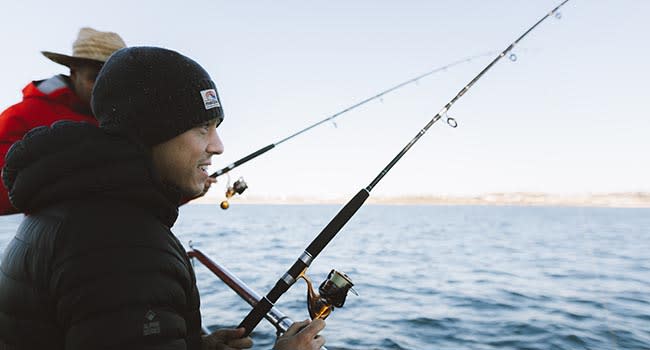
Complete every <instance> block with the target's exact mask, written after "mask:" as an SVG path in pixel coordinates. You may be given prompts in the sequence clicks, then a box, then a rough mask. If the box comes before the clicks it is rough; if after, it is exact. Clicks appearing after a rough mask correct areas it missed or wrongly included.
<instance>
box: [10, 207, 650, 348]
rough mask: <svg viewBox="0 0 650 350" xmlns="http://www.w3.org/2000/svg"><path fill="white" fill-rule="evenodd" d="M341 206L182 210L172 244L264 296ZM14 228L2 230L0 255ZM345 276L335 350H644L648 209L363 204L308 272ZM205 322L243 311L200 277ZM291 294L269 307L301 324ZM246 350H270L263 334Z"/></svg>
mask: <svg viewBox="0 0 650 350" xmlns="http://www.w3.org/2000/svg"><path fill="white" fill-rule="evenodd" d="M339 209H340V206H338V205H295V206H294V205H237V204H236V203H234V204H233V206H232V207H231V208H230V209H229V210H227V211H222V210H221V209H219V208H218V206H211V205H187V206H184V207H182V208H181V214H180V217H179V220H178V221H177V223H176V225H175V226H174V232H176V233H177V235H178V236H179V237H180V239H181V241H182V242H183V243H184V244H185V245H186V246H187V245H188V242H189V241H192V244H193V246H194V247H195V248H198V249H200V250H202V251H203V252H204V253H206V254H207V255H208V256H210V257H211V258H213V259H214V260H216V261H218V262H220V263H221V264H223V265H224V266H226V267H227V268H228V269H230V270H231V271H232V272H233V273H235V274H236V275H237V276H238V277H239V278H241V279H242V280H243V281H245V282H246V283H248V285H249V286H250V287H252V288H253V289H255V290H256V291H257V292H258V293H259V294H265V293H266V292H267V291H268V290H269V289H270V288H271V287H272V286H273V285H274V283H275V281H276V280H277V279H278V278H279V277H280V276H281V275H282V274H283V273H284V272H285V271H286V270H287V269H288V268H289V266H290V265H291V264H292V263H293V262H294V261H295V260H296V258H297V257H298V256H299V255H300V253H302V251H303V250H304V248H305V247H306V246H307V245H308V244H309V243H310V242H311V240H312V239H313V238H314V237H315V236H316V235H317V234H318V233H319V232H320V231H321V230H322V228H323V227H324V226H325V225H326V224H327V223H328V222H329V220H330V219H331V218H332V217H333V216H334V215H335V214H336V213H337V212H338V210H339ZM19 222H20V215H15V216H10V217H0V249H2V248H4V246H5V245H6V243H7V242H8V240H9V239H10V238H11V236H12V232H13V231H14V230H15V228H16V227H17V225H18V223H19ZM332 268H336V269H337V270H340V271H343V272H345V273H347V274H348V275H349V276H350V277H351V279H352V280H353V281H354V283H355V289H356V290H357V291H358V292H359V296H354V295H352V294H350V295H349V296H348V299H347V301H346V303H345V306H344V307H343V308H341V309H336V310H335V311H334V312H333V313H332V315H331V316H330V317H329V318H328V319H327V327H326V329H325V330H324V331H323V332H322V335H323V336H324V337H325V338H326V339H327V347H328V348H329V349H539V350H551V349H607V350H615V349H650V209H613V208H565V207H562V208H560V207H558V208H555V207H497V206H476V207H473V206H383V205H365V206H363V207H362V208H361V209H360V211H359V212H358V213H357V214H356V215H355V216H354V217H353V219H352V220H351V221H350V222H349V223H348V224H347V225H346V227H344V228H343V230H342V231H341V232H340V233H339V235H338V236H337V237H336V238H335V239H334V240H333V241H332V242H331V244H330V245H329V246H328V247H327V248H326V249H325V250H324V251H323V252H322V253H321V255H320V256H319V257H318V258H317V259H316V260H315V261H314V262H313V264H312V267H311V268H310V269H309V272H308V275H310V277H311V278H312V280H314V282H315V283H316V284H319V283H320V282H321V281H322V280H323V279H324V278H325V277H326V275H327V273H328V272H329V271H330V269H332ZM196 272H197V279H198V283H199V287H200V290H201V297H202V312H203V318H204V323H205V324H207V325H209V326H210V328H214V327H231V326H234V325H236V324H238V323H239V322H240V321H241V320H242V318H243V317H244V316H245V315H246V313H247V312H248V311H249V310H250V307H249V306H248V305H247V304H246V303H245V302H243V301H242V300H241V299H240V298H239V297H238V296H237V295H236V294H235V293H234V292H232V291H231V290H230V289H229V288H228V287H227V286H225V285H224V284H223V283H221V282H220V280H218V279H217V278H216V277H214V276H213V275H212V274H211V273H210V272H209V271H208V270H207V269H206V268H204V267H202V266H201V265H200V264H199V263H197V264H196ZM305 295H306V287H305V284H304V282H302V281H299V282H297V283H296V284H295V285H294V286H293V287H292V288H291V289H290V290H289V292H287V293H286V294H285V295H284V296H282V298H281V299H280V300H279V301H278V303H277V304H276V306H277V307H278V308H279V309H280V310H282V311H283V312H284V313H285V314H287V315H288V316H290V317H291V318H293V319H294V320H302V319H305V318H307V317H308V313H307V307H306V301H305V299H306V296H305ZM253 339H254V341H255V346H254V349H270V348H271V347H272V344H273V342H274V339H275V332H274V328H273V327H272V326H271V325H269V324H268V323H266V321H263V323H262V324H260V325H259V326H258V327H257V328H256V330H255V332H254V333H253Z"/></svg>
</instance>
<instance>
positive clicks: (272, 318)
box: [187, 241, 327, 350]
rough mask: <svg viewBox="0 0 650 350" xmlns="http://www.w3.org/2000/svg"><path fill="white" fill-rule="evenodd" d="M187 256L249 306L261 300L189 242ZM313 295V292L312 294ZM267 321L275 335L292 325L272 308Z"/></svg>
mask: <svg viewBox="0 0 650 350" xmlns="http://www.w3.org/2000/svg"><path fill="white" fill-rule="evenodd" d="M187 255H188V256H189V257H190V259H192V261H194V259H196V260H197V261H199V262H200V263H201V264H203V266H205V267H206V268H208V270H210V271H211V272H212V273H213V274H215V275H216V276H217V277H219V279H221V281H222V282H224V283H225V284H226V285H227V286H228V287H230V289H232V290H233V291H234V292H235V293H236V294H237V295H239V296H240V297H241V298H242V299H244V301H246V302H247V303H248V304H249V305H250V306H253V307H254V306H255V304H257V302H259V301H260V299H262V297H261V296H260V295H259V294H258V293H257V292H255V290H253V289H252V288H251V287H249V286H248V285H247V284H246V283H245V282H244V281H242V280H241V279H239V278H238V277H237V276H235V275H234V274H233V273H232V272H230V271H229V270H228V269H227V268H226V267H225V266H223V265H221V264H219V263H217V262H215V261H214V260H212V259H210V258H209V257H208V256H207V255H205V254H203V252H201V251H200V250H198V249H196V248H194V247H193V246H192V242H191V241H190V250H188V251H187ZM312 293H313V292H312ZM264 318H266V320H267V321H269V322H270V323H271V324H272V325H273V326H274V327H275V330H276V333H277V335H278V336H279V335H281V334H284V333H286V332H287V330H288V329H289V327H291V325H292V324H293V323H294V322H293V320H292V319H291V318H290V317H289V316H287V315H285V314H284V313H283V312H282V311H280V310H278V309H277V308H276V307H272V308H271V310H269V312H268V313H267V314H266V315H264ZM203 333H205V334H210V333H211V332H210V330H209V329H208V328H207V327H205V326H203ZM321 349H322V350H327V348H326V347H324V346H323V347H321Z"/></svg>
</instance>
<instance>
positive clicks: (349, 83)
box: [0, 0, 650, 198]
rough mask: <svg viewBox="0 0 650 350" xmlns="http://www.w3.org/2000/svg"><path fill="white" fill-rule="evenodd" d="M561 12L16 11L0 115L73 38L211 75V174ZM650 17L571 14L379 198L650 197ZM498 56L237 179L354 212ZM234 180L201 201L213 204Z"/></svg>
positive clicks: (387, 101) (120, 6)
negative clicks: (368, 189) (355, 202)
mask: <svg viewBox="0 0 650 350" xmlns="http://www.w3.org/2000/svg"><path fill="white" fill-rule="evenodd" d="M559 2H560V1H551V0H536V1H532V0H528V1H521V0H491V1H485V0H437V1H424V0H422V1H383V0H374V1H370V0H360V1H342V0H328V1H320V2H315V1H310V2H307V1H297V0H292V1H273V2H271V1H201V2H199V1H191V0H188V1H182V2H181V1H149V0H145V1H122V0H117V1H111V2H94V1H70V0H60V1H56V2H52V1H35V0H23V1H20V2H19V1H11V2H6V3H4V4H3V6H2V7H3V10H2V12H3V20H2V21H0V33H3V34H2V43H3V50H2V51H3V55H1V58H0V60H1V62H2V64H1V65H0V67H2V68H0V69H2V74H1V76H2V83H1V84H0V108H2V109H4V108H6V107H8V106H10V105H11V104H13V103H15V102H18V101H19V100H20V96H21V95H20V91H21V89H22V88H23V87H24V86H25V85H26V84H27V83H28V82H29V81H31V80H40V79H44V78H47V77H50V76H52V75H54V74H59V73H66V68H65V67H63V66H60V65H57V64H55V63H53V62H50V61H49V60H47V59H46V58H45V57H43V56H42V55H41V54H40V51H43V50H47V51H54V52H60V53H65V54H70V53H71V51H72V42H73V41H74V39H75V37H76V35H77V32H78V30H79V28H81V27H84V26H90V27H93V28H95V29H99V30H104V31H114V32H117V33H119V34H120V35H121V36H122V37H123V38H124V40H125V41H126V43H127V45H129V46H140V45H147V46H152V45H153V46H162V47H166V48H170V49H174V50H176V51H179V52H181V53H183V54H185V55H187V56H189V57H191V58H193V59H194V60H196V61H197V62H199V63H200V64H201V65H203V66H204V68H205V69H206V70H207V71H208V72H209V73H210V74H211V76H212V77H213V79H214V81H215V82H216V84H217V87H218V90H219V94H220V97H221V101H222V103H223V105H224V110H225V113H226V118H225V121H224V123H223V124H222V126H220V127H219V132H220V135H221V137H222V139H223V141H224V144H225V150H226V151H225V153H224V154H223V155H221V156H216V157H213V166H212V168H211V170H212V171H215V170H217V169H219V168H221V167H223V166H225V165H227V164H230V163H232V162H234V161H235V160H237V159H240V158H241V157H243V156H245V155H247V154H249V153H251V152H253V151H255V150H257V149H259V148H261V147H264V146H266V145H268V144H271V143H275V142H278V141H280V140H282V139H284V138H285V137H287V136H289V135H291V134H293V133H294V132H296V131H298V130H301V129H302V128H304V127H306V126H308V125H310V124H312V123H315V122H317V121H319V120H321V119H324V118H327V117H329V116H331V115H333V114H334V113H337V112H339V111H341V110H343V109H345V108H347V107H349V106H350V105H353V104H355V103H356V102H358V101H361V100H363V99H365V98H367V97H370V96H372V95H374V94H377V93H378V92H381V91H383V90H385V89H387V88H389V87H391V86H394V85H396V84H398V83H400V82H402V81H405V80H408V79H410V78H412V77H415V76H417V75H419V74H422V73H424V72H427V71H429V70H432V69H435V68H437V67H441V66H444V65H446V64H449V63H451V62H454V61H457V60H459V59H463V58H466V57H471V56H474V55H477V54H482V53H485V52H490V51H494V52H497V51H501V50H503V49H505V48H506V47H507V46H508V45H509V44H510V43H511V42H513V41H514V40H515V39H516V38H517V37H519V35H521V34H522V33H523V32H524V31H525V30H526V29H528V28H529V27H530V26H532V25H533V24H534V23H535V22H536V21H537V20H538V19H540V18H541V17H542V16H544V15H545V14H546V13H547V12H549V11H550V10H551V9H553V8H554V7H555V6H556V5H557V4H559ZM648 13H650V1H647V0H623V1H617V2H613V1H601V0H588V1H587V0H571V1H569V2H568V3H567V4H566V5H565V6H564V7H563V8H562V10H561V16H560V17H561V18H555V17H553V18H549V19H548V20H547V21H545V22H544V23H542V24H541V25H540V26H538V27H537V28H536V29H535V30H534V31H533V32H531V34H530V35H529V36H527V37H526V38H525V39H524V40H523V41H522V42H520V43H519V45H518V46H517V47H516V48H515V51H514V52H515V53H516V55H517V60H516V61H514V62H513V61H510V60H508V59H503V60H501V61H500V62H499V63H498V64H497V65H495V66H494V67H493V68H492V69H491V70H490V71H489V72H487V74H486V75H485V76H484V77H483V78H482V79H481V80H479V81H478V82H477V83H476V85H474V87H473V88H472V89H470V91H469V92H468V93H467V94H465V95H464V96H463V97H462V98H461V99H460V100H458V102H457V103H456V104H455V105H454V107H453V108H452V109H451V111H450V112H449V115H450V116H452V117H454V118H455V119H456V120H457V122H458V127H457V128H450V127H449V126H447V125H446V124H445V123H443V122H441V123H437V124H436V125H434V126H433V127H432V128H431V129H430V130H429V132H428V133H427V134H425V135H424V136H423V137H422V138H421V139H420V141H419V142H418V143H416V145H415V146H414V147H413V148H412V149H411V150H410V151H409V152H408V153H407V154H406V155H405V156H404V158H402V160H400V162H398V163H397V165H396V166H395V167H394V168H393V170H391V172H389V173H388V175H386V177H385V178H384V179H383V180H382V182H380V183H379V184H378V185H377V186H376V187H375V189H374V190H373V192H372V195H373V196H378V197H382V196H411V195H474V194H482V193H490V192H522V191H526V192H548V193H556V194H584V193H606V192H633V191H645V192H649V191H650V181H648V179H650V165H649V164H648V156H647V154H648V152H649V151H650V137H648V134H649V131H650V118H648V117H649V116H650V113H649V112H650V107H649V106H648V103H647V100H646V98H648V97H647V96H646V94H647V92H648V88H647V86H646V84H647V82H648V81H650V69H648V67H647V64H648V58H649V57H650V48H649V47H650V46H649V45H647V34H648V33H650V21H649V20H648V18H647V14H648ZM492 58H493V57H482V58H480V59H475V60H472V61H471V62H468V63H464V64H461V65H457V66H454V67H452V68H449V69H447V70H446V71H444V72H440V73H436V74H434V75H432V76H430V77H427V78H424V79H422V80H420V81H419V82H418V84H412V85H409V86H407V87H404V88H402V89H400V90H398V91H396V92H394V93H392V94H390V95H387V96H385V97H384V98H383V99H382V101H374V102H371V103H368V104H366V105H364V106H362V107H360V108H358V109H355V110H353V111H351V112H348V113H346V114H344V115H342V116H340V117H339V118H337V119H336V121H335V123H326V124H324V125H321V126H319V127H318V128H315V129H313V130H311V131H309V132H307V133H304V134H302V135H300V136H298V137H295V138H293V139H291V140H289V141H287V142H285V143H282V144H281V145H279V146H278V147H276V148H275V149H273V150H271V151H270V152H268V153H266V154H265V155H263V156H261V157H259V158H257V159H255V160H252V161H250V162H249V163H247V164H246V165H243V166H241V167H239V168H238V169H236V170H233V171H232V172H231V181H234V180H236V179H237V178H239V177H243V178H244V179H245V180H246V181H247V183H248V185H249V189H248V190H247V192H246V193H245V195H247V196H258V197H264V196H270V197H282V196H304V197H317V198H333V197H337V198H338V197H344V198H347V197H352V196H353V195H354V194H355V193H356V192H357V191H358V190H359V189H361V188H363V187H365V186H366V185H368V184H369V183H370V182H371V181H372V180H373V179H374V178H375V176H376V175H377V174H378V173H379V172H380V171H381V170H382V169H383V168H384V166H385V165H386V164H388V162H390V160H391V159H392V158H393V157H394V156H395V155H396V154H397V153H398V152H399V151H400V150H401V149H402V147H404V146H405V145H406V144H407V143H408V142H409V141H410V140H411V138H413V137H414V136H415V135H416V134H417V133H418V132H419V131H420V129H421V128H422V127H423V126H424V125H425V124H426V123H427V122H428V121H429V120H430V119H431V118H432V117H433V116H434V115H435V114H436V113H437V112H438V111H439V110H440V109H441V108H442V107H443V106H444V105H445V104H446V103H447V102H448V101H449V100H450V99H451V98H452V97H453V96H454V95H455V94H456V93H457V92H458V91H459V90H460V89H461V88H463V87H464V86H465V85H466V84H467V83H468V82H469V81H470V80H471V79H472V78H473V77H474V76H475V75H476V74H477V73H478V72H479V71H481V70H482V69H483V67H485V66H486V65H487V64H488V63H489V62H490V60H492ZM227 181H228V180H227V178H225V177H222V178H220V180H219V183H218V184H217V185H216V186H215V187H214V188H213V189H212V190H211V192H210V193H209V194H208V195H207V196H208V197H221V196H222V195H223V191H224V187H225V185H226V183H227Z"/></svg>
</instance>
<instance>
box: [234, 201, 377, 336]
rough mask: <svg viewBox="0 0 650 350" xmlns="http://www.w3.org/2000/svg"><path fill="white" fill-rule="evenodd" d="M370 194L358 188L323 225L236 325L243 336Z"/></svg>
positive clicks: (256, 323) (246, 334) (261, 317)
mask: <svg viewBox="0 0 650 350" xmlns="http://www.w3.org/2000/svg"><path fill="white" fill-rule="evenodd" d="M368 196H370V192H369V191H368V190H367V189H365V188H364V189H362V190H360V191H359V192H358V193H357V194H356V195H355V196H354V197H353V198H352V199H351V200H350V201H349V202H348V203H347V204H346V205H345V206H344V207H343V208H341V210H339V212H338V213H337V214H336V216H334V218H333V219H332V220H331V221H330V222H329V223H328V224H327V226H325V228H324V229H323V231H321V233H320V234H318V236H316V238H314V240H313V241H312V242H311V244H309V246H308V247H307V249H305V251H304V252H303V253H302V254H301V255H300V257H299V258H298V259H297V260H296V262H294V263H293V265H292V266H291V267H290V268H289V270H288V271H287V272H286V273H285V274H284V275H283V276H282V278H280V279H279V280H278V281H277V282H276V283H275V286H274V287H273V288H272V289H271V291H269V293H268V294H267V295H266V296H265V297H263V298H262V299H261V300H260V301H259V302H258V303H257V304H256V305H255V306H254V307H253V309H252V310H251V311H250V312H249V313H248V315H246V317H245V318H244V320H243V321H242V322H241V323H240V324H239V326H238V327H244V328H245V331H244V332H245V334H244V336H248V335H249V334H250V333H251V332H252V331H253V329H255V327H257V325H258V324H259V323H260V322H261V321H262V319H263V318H264V315H266V314H267V313H268V312H269V310H271V308H273V305H274V304H275V302H276V301H278V299H280V297H281V296H282V294H284V293H285V292H286V291H287V290H289V288H290V287H291V286H292V285H293V284H294V283H295V282H296V279H297V278H298V277H299V276H300V274H302V272H303V271H305V269H306V268H307V267H309V265H310V264H311V262H312V261H313V259H315V258H316V257H317V256H318V254H320V252H321V251H322V250H323V248H325V246H327V244H328V243H329V242H330V241H331V240H332V239H333V238H334V236H336V234H337V233H338V232H339V231H340V230H341V228H343V226H344V225H345V224H346V223H347V222H348V221H350V218H352V216H353V215H354V214H355V213H356V212H357V210H359V208H360V207H361V206H362V205H363V203H364V202H365V201H366V199H367V198H368Z"/></svg>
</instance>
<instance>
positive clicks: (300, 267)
mask: <svg viewBox="0 0 650 350" xmlns="http://www.w3.org/2000/svg"><path fill="white" fill-rule="evenodd" d="M568 1H569V0H564V1H563V2H562V3H560V4H559V5H558V6H556V7H555V8H554V9H553V10H552V11H550V12H549V13H547V14H546V15H545V16H543V17H542V18H541V19H540V20H538V21H537V22H536V23H535V24H534V25H533V26H532V27H530V28H529V29H528V30H526V31H525V32H524V33H523V34H522V35H520V36H519V37H518V38H517V39H516V40H515V41H513V42H512V43H511V44H510V45H509V46H508V47H506V48H505V49H504V50H503V51H502V52H501V53H500V54H499V55H497V57H496V58H494V59H493V60H492V61H491V62H490V63H489V64H488V65H487V66H486V67H485V68H484V69H483V70H481V71H480V72H479V73H478V74H477V75H476V76H475V77H474V78H473V79H472V80H471V81H470V82H469V83H468V84H467V85H465V86H464V87H463V88H462V89H461V90H460V91H459V92H458V93H457V94H456V95H455V96H454V97H453V98H452V99H451V100H450V101H449V102H448V103H447V104H446V105H445V106H444V107H443V108H442V109H441V110H440V111H439V112H438V113H437V114H436V115H435V116H434V117H433V118H432V119H431V120H430V121H429V122H428V123H427V124H426V125H425V126H424V127H423V128H422V129H421V130H420V131H419V132H418V133H417V134H416V135H415V137H413V139H411V141H409V142H408V143H407V144H406V146H405V147H404V148H403V149H402V150H401V151H400V152H398V154H397V155H396V156H395V157H394V158H393V159H392V160H391V161H390V162H389V163H388V165H386V166H385V167H384V168H383V169H382V170H381V171H380V172H379V174H378V175H377V176H376V177H375V178H374V179H373V180H372V181H371V182H370V184H369V185H368V186H366V187H365V188H363V189H361V190H360V191H359V192H358V193H357V194H356V195H355V196H354V197H353V198H352V199H351V200H350V201H349V202H348V203H347V204H345V206H344V207H343V208H342V209H341V210H340V211H339V212H338V213H337V214H336V216H334V218H333V219H332V220H331V221H330V222H329V223H328V224H327V226H325V228H324V229H323V230H322V231H321V232H320V233H319V234H318V236H316V238H315V239H314V240H313V241H312V242H311V243H310V244H309V246H308V247H307V248H306V249H305V250H304V252H303V253H302V254H301V255H300V256H299V257H298V259H297V260H296V261H295V262H294V264H293V265H292V266H291V267H290V268H289V270H287V272H286V273H285V274H284V275H282V277H281V278H280V279H279V280H278V281H277V282H276V284H275V285H274V287H273V288H272V289H271V290H270V291H269V292H268V294H267V295H266V296H265V297H263V298H262V299H261V300H260V301H259V302H258V303H257V304H256V305H255V307H253V309H252V310H251V311H250V312H249V313H248V315H246V317H245V318H244V320H242V322H241V323H240V324H239V326H238V327H244V328H245V335H249V334H250V333H251V332H252V331H253V329H254V328H255V327H256V326H257V325H258V324H259V322H260V321H261V320H262V319H263V318H264V316H265V315H266V314H267V312H268V311H269V310H270V309H271V308H272V307H273V306H274V303H275V302H276V301H277V300H278V299H279V298H280V297H281V296H282V295H283V294H284V293H285V292H286V291H287V290H289V288H290V287H291V286H292V285H293V284H294V283H295V282H296V281H297V279H298V278H301V277H302V276H304V274H305V271H306V270H307V268H308V267H309V266H310V265H311V263H312V261H313V260H314V259H315V258H316V257H317V256H318V255H319V254H320V253H321V251H322V250H323V249H324V248H325V247H326V246H327V245H328V244H329V242H330V241H331V240H332V239H333V238H334V237H335V236H336V234H337V233H338V232H339V231H340V230H341V229H342V228H343V226H344V225H345V224H346V223H347V222H348V221H349V220H350V219H351V218H352V216H354V214H355V213H356V212H357V211H358V210H359V208H360V207H361V206H362V205H363V203H364V202H365V201H366V199H367V198H368V197H369V196H370V192H371V191H372V189H373V188H374V187H375V186H376V185H377V184H378V183H379V181H381V179H382V178H384V176H385V175H386V174H387V173H388V172H389V171H390V170H391V169H392V168H393V167H394V166H395V164H396V163H397V162H398V161H399V160H400V159H401V158H402V157H403V156H404V154H406V152H408V151H409V150H410V149H411V147H413V145H414V144H415V143H416V142H417V141H418V140H419V139H420V138H421V137H422V136H423V135H424V134H425V133H426V132H427V131H428V130H429V128H431V126H433V124H434V123H436V122H437V121H439V120H440V119H442V118H443V117H445V118H446V120H447V123H448V124H449V125H450V126H452V127H456V126H457V124H456V121H455V120H454V119H453V118H450V117H447V112H448V111H449V109H450V108H451V107H452V106H453V105H454V103H456V101H458V99H460V98H461V97H462V96H463V95H464V94H465V93H466V92H467V91H468V90H469V89H470V88H471V87H472V86H473V85H474V84H475V83H476V82H477V81H478V80H479V79H480V78H481V77H483V75H484V74H485V73H486V72H487V71H488V70H490V68H492V67H493V66H494V65H495V64H496V63H497V62H498V61H500V60H501V59H502V58H503V57H505V56H506V55H507V54H508V53H509V52H511V51H512V49H513V48H514V47H515V45H517V44H518V43H519V41H521V40H522V39H523V38H524V37H526V36H527V35H528V34H529V33H530V32H531V31H532V30H534V29H535V28H536V27H537V26H538V25H539V24H540V23H542V22H543V21H544V20H545V19H547V18H548V17H550V16H553V15H556V17H557V18H560V16H559V15H558V14H559V12H558V10H559V9H560V7H562V6H563V5H564V4H566V3H567V2H568Z"/></svg>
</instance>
